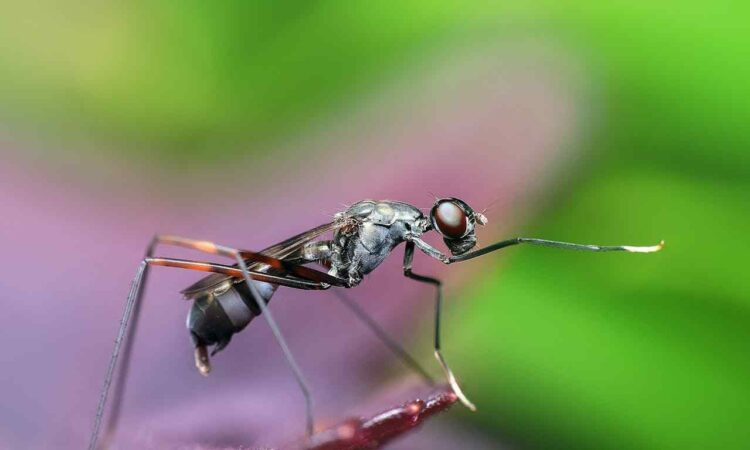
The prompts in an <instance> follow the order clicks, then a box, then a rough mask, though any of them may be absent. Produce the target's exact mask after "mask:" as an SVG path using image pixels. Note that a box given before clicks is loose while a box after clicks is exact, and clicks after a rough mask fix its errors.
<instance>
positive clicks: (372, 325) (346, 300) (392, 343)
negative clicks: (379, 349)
mask: <svg viewBox="0 0 750 450" xmlns="http://www.w3.org/2000/svg"><path fill="white" fill-rule="evenodd" d="M333 293H334V295H336V297H338V299H339V300H340V301H341V303H343V304H344V306H346V307H347V308H349V310H350V311H351V312H352V313H353V314H354V315H355V316H356V317H357V318H358V319H359V320H360V321H361V322H362V323H363V324H365V325H366V326H367V327H368V328H369V329H370V331H372V332H373V334H374V335H375V336H377V338H378V339H380V341H381V342H382V343H383V344H384V345H385V346H386V347H388V349H389V350H390V351H391V352H392V353H393V354H394V355H396V356H397V357H398V358H399V359H401V361H402V362H403V363H404V364H405V365H406V366H407V367H409V368H411V369H412V370H413V371H414V372H416V373H417V374H418V375H419V376H420V377H422V379H423V380H424V381H425V383H427V384H428V385H429V386H434V385H435V380H433V379H432V377H431V376H430V374H428V373H427V371H426V370H425V369H424V368H423V367H422V366H421V365H420V364H419V363H418V362H417V360H415V359H414V358H413V357H412V356H411V355H410V354H409V352H407V351H406V350H405V349H404V348H403V347H402V346H401V345H400V344H399V343H398V342H397V341H396V340H395V339H393V338H392V337H391V336H389V335H388V332H387V331H385V330H384V329H383V328H382V327H381V326H380V325H379V324H378V323H377V322H376V321H375V320H374V319H373V318H372V317H370V315H369V314H367V312H366V311H365V310H364V309H362V307H361V306H359V305H358V304H357V302H355V301H354V300H352V299H351V297H349V296H348V295H346V293H345V292H343V291H341V290H340V289H334V290H333Z"/></svg>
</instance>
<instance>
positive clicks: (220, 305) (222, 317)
mask: <svg viewBox="0 0 750 450" xmlns="http://www.w3.org/2000/svg"><path fill="white" fill-rule="evenodd" d="M255 286H256V288H257V290H258V292H259V293H260V295H261V297H263V300H265V301H266V302H268V301H269V300H270V299H271V297H272V296H273V293H274V292H275V290H276V286H274V285H270V284H268V283H263V282H257V281H256V282H255ZM225 289H226V290H224V289H215V290H213V291H208V292H206V293H205V294H202V295H200V296H198V297H196V298H195V300H194V301H193V305H192V308H191V309H190V313H189V314H188V319H187V327H188V329H189V330H190V335H191V336H192V338H193V343H194V344H195V346H196V347H198V346H210V345H215V347H214V348H213V350H212V352H211V353H212V354H215V353H216V352H218V351H220V350H222V349H223V348H224V347H226V346H227V344H229V341H230V340H231V339H232V335H233V334H234V333H238V332H240V331H242V330H243V329H244V328H245V327H246V326H247V324H249V323H250V321H251V320H253V318H254V317H255V316H258V315H260V308H259V307H258V305H257V304H256V303H255V300H254V299H253V296H252V294H251V293H250V290H249V289H248V287H247V284H246V283H236V284H232V285H231V286H229V287H228V288H225ZM217 291H218V293H217Z"/></svg>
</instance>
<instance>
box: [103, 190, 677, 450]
mask: <svg viewBox="0 0 750 450" xmlns="http://www.w3.org/2000/svg"><path fill="white" fill-rule="evenodd" d="M486 223H487V219H486V217H485V216H484V215H483V214H482V213H479V212H476V211H474V210H473V209H472V208H471V207H469V205H467V204H466V203H465V202H464V201H462V200H459V199H457V198H442V199H438V200H437V201H436V202H435V204H434V205H433V207H432V209H431V210H430V213H429V216H425V214H423V213H422V212H421V211H420V209H419V208H416V207H414V206H412V205H409V204H407V203H403V202H396V201H388V200H384V201H372V200H364V201H361V202H358V203H356V204H354V205H352V206H350V207H349V208H348V209H346V210H345V211H343V212H340V213H337V214H336V215H335V216H334V219H333V221H331V222H330V223H326V224H324V225H321V226H318V227H316V228H313V229H311V230H308V231H306V232H304V233H302V234H299V235H297V236H293V237H291V238H289V239H287V240H285V241H283V242H280V243H278V244H276V245H273V246H271V247H268V248H266V249H265V250H261V251H259V252H254V251H248V250H240V249H237V248H232V247H227V246H223V245H218V244H215V243H213V242H207V241H200V240H194V239H187V238H182V237H177V236H169V235H157V236H156V237H154V239H153V240H152V241H151V243H150V245H149V246H148V248H147V250H146V257H145V258H144V259H143V261H142V262H141V264H140V265H139V266H138V270H137V272H136V275H135V278H134V279H133V282H132V285H131V288H130V293H129V294H128V298H127V302H126V304H125V310H124V312H123V317H122V320H121V321H120V328H119V331H118V333H117V338H116V340H115V346H114V349H113V351H112V357H111V360H110V362H109V366H108V367H107V372H106V375H105V378H104V386H103V388H102V392H101V396H100V399H99V404H98V408H97V412H96V419H95V422H94V428H93V430H92V433H91V438H90V441H89V449H90V450H94V449H95V448H96V444H97V439H98V436H99V432H100V428H101V424H102V418H103V416H104V412H105V405H106V402H107V397H108V394H109V391H110V387H111V384H112V380H113V376H114V374H115V369H116V367H117V361H118V357H119V355H120V353H123V355H124V357H123V361H122V363H121V365H120V367H119V372H118V374H119V376H118V377H117V383H116V387H115V391H114V393H113V397H114V399H113V402H114V404H113V407H112V411H111V413H110V414H111V415H110V421H109V425H108V427H107V432H106V436H105V439H109V438H111V437H112V436H113V435H114V431H115V428H116V426H117V421H118V417H119V412H120V403H121V399H122V396H123V393H124V386H125V381H126V375H127V371H128V364H129V361H130V353H131V349H132V347H131V343H132V341H133V340H132V334H133V333H134V330H135V329H136V324H137V321H138V316H139V314H138V313H139V310H140V300H141V297H142V295H143V286H144V285H145V282H146V277H147V274H148V269H149V267H150V266H166V267H177V268H181V269H188V270H196V271H201V272H211V273H212V274H211V275H208V276H207V277H205V278H203V279H201V280H199V281H198V282H197V283H195V284H193V285H192V286H189V287H188V288H187V289H185V290H184V291H182V293H183V294H184V295H185V297H186V298H188V299H190V300H192V302H193V303H192V308H191V309H190V313H189V315H188V321H187V325H188V329H189V331H190V336H191V338H192V341H193V344H194V346H195V365H196V367H197V369H198V371H199V372H200V373H201V374H203V375H207V374H208V373H209V372H210V370H211V364H210V360H209V351H208V348H209V347H212V351H211V355H214V354H216V352H218V351H220V350H222V349H223V348H224V347H226V346H227V344H229V341H230V340H231V338H232V335H234V334H235V333H238V332H239V331H241V330H242V329H244V328H245V327H246V326H247V324H248V323H250V321H251V320H252V319H253V318H255V317H256V316H260V315H262V316H263V317H265V319H266V322H267V323H268V325H269V327H270V328H271V330H272V332H273V334H274V337H275V338H276V341H277V342H278V344H279V346H280V347H281V350H282V351H283V353H284V356H285V357H286V360H287V362H288V364H289V366H290V368H291V370H292V372H293V374H294V377H295V379H296V381H297V384H299V387H300V389H301V390H302V394H303V396H304V399H305V406H306V412H307V415H306V417H307V433H308V434H311V433H312V429H313V414H312V401H311V396H310V390H309V388H308V386H307V382H306V381H305V378H304V376H303V375H302V371H301V370H300V368H299V367H298V366H297V363H296V362H295V360H294V356H293V355H292V352H291V351H290V349H289V347H288V346H287V344H286V342H285V340H284V337H283V335H282V334H281V331H280V330H279V328H278V326H277V325H276V321H275V320H274V318H273V316H272V314H271V311H270V310H269V309H268V302H269V301H270V299H271V297H272V296H273V294H274V292H275V291H276V289H277V288H278V287H279V286H287V287H291V288H295V289H329V288H353V287H355V286H357V285H358V284H359V283H360V282H361V281H362V278H363V277H364V276H365V275H367V274H368V273H370V272H372V271H373V270H375V268H377V267H378V266H379V265H380V263H382V262H383V260H384V259H385V258H386V257H387V256H388V255H389V254H390V253H391V252H392V251H393V250H394V249H395V248H396V247H397V246H398V245H399V244H401V243H402V242H403V243H405V248H404V263H403V269H404V275H405V276H406V277H408V278H411V279H413V280H416V281H419V282H422V283H428V284H431V285H433V286H435V288H436V297H435V341H434V344H435V357H436V358H437V360H438V362H439V363H440V366H441V367H442V369H443V372H444V374H445V377H446V379H447V381H448V383H449V384H450V386H451V388H452V389H453V391H454V392H455V394H456V395H457V397H458V398H459V400H460V401H461V402H462V403H463V404H464V405H465V406H466V407H468V408H469V409H471V410H474V409H475V407H474V404H473V403H471V402H470V401H469V399H468V398H466V396H465V395H464V393H463V392H462V391H461V387H460V386H459V385H458V382H457V381H456V377H455V376H454V375H453V372H452V371H451V369H450V367H449V366H448V363H447V362H446V360H445V358H444V357H443V355H442V353H441V351H440V311H441V306H442V295H441V282H440V280H438V279H437V278H433V277H429V276H425V275H419V274H416V273H414V272H413V271H412V261H413V259H414V249H415V248H416V249H419V250H420V251H422V252H423V253H425V254H427V255H428V256H431V257H433V258H435V259H437V260H439V261H441V262H443V263H445V264H452V263H456V262H461V261H466V260H469V259H473V258H476V257H478V256H482V255H485V254H487V253H490V252H494V251H495V250H500V249H502V248H505V247H509V246H511V245H517V244H533V245H542V246H546V247H557V248H564V249H570V250H585V251H592V252H607V251H625V252H635V253H651V252H656V251H658V250H660V249H661V248H662V246H663V242H662V243H660V244H658V245H654V246H650V247H634V246H629V245H622V246H601V245H583V244H571V243H567V242H558V241H549V240H545V239H533V238H514V239H508V240H505V241H500V242H497V243H495V244H492V245H489V246H487V247H483V248H480V249H478V250H475V251H470V250H472V249H473V248H474V247H475V245H476V242H477V238H476V233H475V231H476V230H475V227H476V225H477V224H479V225H485V224H486ZM433 230H434V231H437V232H438V233H439V234H440V235H441V236H442V237H443V241H444V242H445V245H446V246H447V247H448V249H449V250H450V253H451V256H448V255H446V254H444V253H443V252H441V251H440V250H438V249H437V248H435V247H433V246H431V245H430V244H428V243H427V242H425V241H423V240H422V236H423V235H424V234H425V233H427V232H429V231H433ZM327 232H333V238H332V239H330V240H328V239H321V236H322V235H323V234H325V233H327ZM159 244H163V245H174V246H179V247H186V248H189V249H193V250H197V251H199V252H203V253H209V254H213V255H219V256H224V257H227V258H230V259H231V260H233V265H225V264H217V263H213V262H205V261H193V260H185V259H175V258H162V257H155V256H153V253H154V249H155V248H156V246H157V245H159ZM311 263H317V264H319V265H321V266H324V267H326V268H327V269H328V270H327V271H321V270H317V269H314V268H311V267H307V264H311ZM336 291H337V294H338V298H339V299H340V300H341V301H343V302H344V303H345V304H346V305H347V306H348V307H349V308H350V309H352V311H353V312H354V313H355V315H356V316H357V317H358V318H359V319H361V320H362V321H363V322H364V323H365V324H367V325H368V326H369V327H370V328H371V329H372V330H373V331H374V332H375V333H376V335H377V336H378V337H379V338H380V339H381V340H383V341H384V342H385V344H386V345H388V347H389V348H390V349H391V350H392V351H394V353H396V354H397V355H398V356H399V357H400V358H401V359H402V360H403V361H404V362H405V363H406V364H408V365H409V366H411V367H412V368H413V369H414V370H415V371H417V372H418V373H419V374H420V375H422V377H424V378H425V379H426V380H427V381H428V382H429V383H432V379H431V378H430V377H429V375H427V373H426V372H425V371H424V369H422V368H421V367H420V366H419V364H417V363H416V361H415V360H414V359H413V358H412V357H411V356H409V354H408V353H406V351H405V350H403V348H401V347H400V346H399V345H398V344H397V343H396V342H395V341H394V340H392V339H391V338H389V337H388V335H387V334H386V333H385V332H384V331H383V330H382V329H381V328H380V327H379V326H378V325H377V324H376V323H375V322H374V321H373V320H372V319H371V318H369V317H368V316H367V315H366V314H365V312H364V311H363V310H362V309H361V308H359V306H358V305H357V304H356V303H354V302H352V301H351V300H350V299H349V298H348V297H347V296H346V295H345V294H344V293H343V291H341V290H339V289H336ZM129 323H130V330H129V331H128V324H129ZM126 335H127V337H128V339H126ZM123 343H124V346H123ZM121 350H122V351H121Z"/></svg>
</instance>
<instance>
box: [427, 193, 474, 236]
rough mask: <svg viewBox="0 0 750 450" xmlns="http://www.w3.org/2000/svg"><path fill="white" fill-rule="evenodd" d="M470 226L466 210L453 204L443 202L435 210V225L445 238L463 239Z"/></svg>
mask: <svg viewBox="0 0 750 450" xmlns="http://www.w3.org/2000/svg"><path fill="white" fill-rule="evenodd" d="M468 224H469V220H468V218H467V217H466V213H465V212H464V210H463V209H462V208H461V207H459V206H458V205H456V204H455V203H453V202H442V203H440V204H439V205H438V206H437V208H435V225H436V226H437V228H438V231H440V233H442V234H443V236H446V237H449V238H452V239H458V238H460V237H463V235H465V234H466V229H467V228H468V226H469V225H468Z"/></svg>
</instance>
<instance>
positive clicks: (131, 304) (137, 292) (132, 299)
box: [89, 260, 148, 450]
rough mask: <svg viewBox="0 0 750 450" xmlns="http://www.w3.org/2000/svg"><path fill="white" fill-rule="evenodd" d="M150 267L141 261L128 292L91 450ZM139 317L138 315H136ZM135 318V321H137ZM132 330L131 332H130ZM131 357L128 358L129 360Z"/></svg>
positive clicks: (109, 431) (118, 392) (127, 350)
mask: <svg viewBox="0 0 750 450" xmlns="http://www.w3.org/2000/svg"><path fill="white" fill-rule="evenodd" d="M147 269H148V264H147V263H146V261H145V260H144V261H143V262H141V264H140V265H139V266H138V270H137V271H136V273H135V277H134V278H133V281H132V282H131V285H130V292H129V293H128V299H127V301H126V302H125V309H124V311H123V313H122V319H120V328H119V330H118V331H117V338H115V347H114V349H113V350H112V355H111V357H110V361H109V365H108V366H107V372H106V374H105V376H104V386H103V387H102V390H101V393H100V395H99V404H98V405H97V407H96V417H95V419H94V428H93V430H92V431H91V436H90V438H89V450H96V441H97V439H98V438H99V431H100V429H101V425H102V418H103V417H104V407H105V405H106V403H107V395H108V394H109V387H110V385H111V384H112V376H113V375H114V372H115V367H116V366H117V358H118V357H119V356H120V347H121V346H122V342H123V340H125V337H126V333H127V337H128V339H127V342H130V341H132V330H133V329H134V328H135V323H133V325H131V328H130V330H128V322H129V321H130V320H131V317H132V316H133V312H134V310H136V309H138V308H137V306H138V304H139V303H140V298H141V295H142V293H143V290H142V289H141V287H142V286H143V284H144V283H143V282H144V281H145V279H146V272H147ZM136 317H137V315H136ZM135 321H136V320H135V318H134V320H133V322H135ZM128 331H130V333H128ZM130 347H131V346H130V345H129V344H126V348H125V354H126V356H129V353H130ZM128 359H129V358H126V360H128ZM124 366H125V370H124V371H123V368H122V367H123V366H121V369H120V375H125V374H126V372H127V367H126V364H124ZM118 380H119V381H120V383H119V384H120V385H123V384H124V383H123V382H122V381H123V380H122V379H120V378H118ZM121 396H122V388H121V387H119V386H118V388H117V390H116V391H115V397H121ZM119 403H120V401H119V398H116V401H115V404H116V405H119ZM118 411H119V408H115V409H114V410H113V417H112V418H113V421H114V423H116V422H117V416H118V415H119V412H118ZM114 430H115V426H114V425H112V422H110V427H109V428H108V429H107V436H108V437H109V436H111V435H112V433H114Z"/></svg>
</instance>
